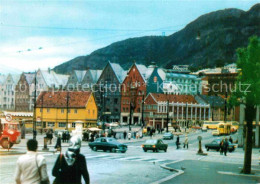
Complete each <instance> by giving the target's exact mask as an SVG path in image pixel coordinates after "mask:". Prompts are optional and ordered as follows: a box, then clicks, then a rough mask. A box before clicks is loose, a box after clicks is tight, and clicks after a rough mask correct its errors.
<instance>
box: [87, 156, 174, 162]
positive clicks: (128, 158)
mask: <svg viewBox="0 0 260 184" xmlns="http://www.w3.org/2000/svg"><path fill="white" fill-rule="evenodd" d="M84 155H85V157H86V159H88V160H90V159H110V160H117V161H135V162H151V163H167V162H172V161H173V160H168V159H159V158H158V159H157V158H151V157H145V156H123V155H111V154H101V155H95V154H84Z"/></svg>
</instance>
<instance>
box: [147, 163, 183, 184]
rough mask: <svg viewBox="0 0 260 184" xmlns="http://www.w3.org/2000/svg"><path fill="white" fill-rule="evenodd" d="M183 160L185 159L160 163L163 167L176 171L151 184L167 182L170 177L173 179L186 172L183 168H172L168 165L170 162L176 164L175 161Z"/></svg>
mask: <svg viewBox="0 0 260 184" xmlns="http://www.w3.org/2000/svg"><path fill="white" fill-rule="evenodd" d="M181 161H183V160H177V161H174V162H170V163H165V164H162V165H160V167H161V168H163V169H166V170H169V171H171V172H175V173H174V174H172V175H170V176H167V177H165V178H163V179H160V180H158V181H156V182H153V183H151V184H160V183H163V182H166V181H168V180H170V179H172V178H174V177H177V176H179V175H181V174H184V171H182V170H179V169H174V168H171V167H168V166H167V165H169V164H174V163H177V162H181Z"/></svg>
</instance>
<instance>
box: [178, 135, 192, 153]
mask: <svg viewBox="0 0 260 184" xmlns="http://www.w3.org/2000/svg"><path fill="white" fill-rule="evenodd" d="M175 143H176V149H179V148H180V145H181V143H180V136H179V135H177V138H176V142H175ZM183 148H187V149H189V139H188V135H187V134H186V135H185V140H184V143H183Z"/></svg>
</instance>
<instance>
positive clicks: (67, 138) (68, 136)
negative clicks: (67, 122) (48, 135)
mask: <svg viewBox="0 0 260 184" xmlns="http://www.w3.org/2000/svg"><path fill="white" fill-rule="evenodd" d="M69 140H70V132H69V131H66V142H69Z"/></svg>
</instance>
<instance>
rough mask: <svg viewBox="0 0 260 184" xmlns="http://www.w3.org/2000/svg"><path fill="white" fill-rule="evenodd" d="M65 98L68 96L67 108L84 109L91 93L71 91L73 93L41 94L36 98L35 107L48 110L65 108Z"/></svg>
mask: <svg viewBox="0 0 260 184" xmlns="http://www.w3.org/2000/svg"><path fill="white" fill-rule="evenodd" d="M67 96H69V101H68V102H69V103H68V107H70V108H85V107H86V105H87V102H88V100H89V97H90V96H91V92H89V91H73V92H65V91H58V92H41V94H40V95H39V97H38V98H37V107H48V108H51V107H53V108H55V107H56V108H66V107H67Z"/></svg>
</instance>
